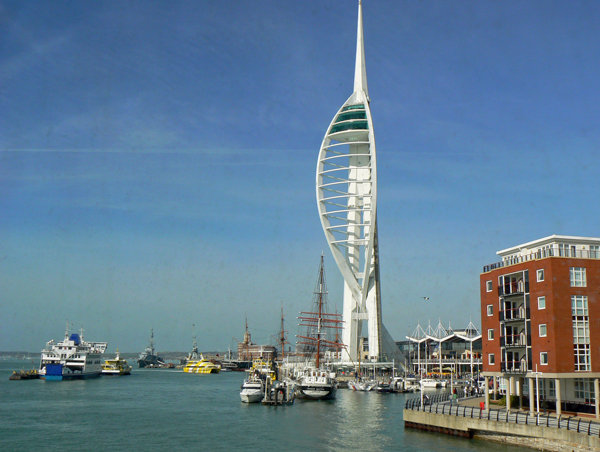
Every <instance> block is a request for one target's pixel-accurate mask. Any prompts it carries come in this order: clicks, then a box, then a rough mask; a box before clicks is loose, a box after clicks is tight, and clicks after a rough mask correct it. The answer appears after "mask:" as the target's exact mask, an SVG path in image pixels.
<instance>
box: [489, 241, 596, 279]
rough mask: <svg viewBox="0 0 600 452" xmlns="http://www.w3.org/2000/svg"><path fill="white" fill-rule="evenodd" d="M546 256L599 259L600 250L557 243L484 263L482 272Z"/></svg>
mask: <svg viewBox="0 0 600 452" xmlns="http://www.w3.org/2000/svg"><path fill="white" fill-rule="evenodd" d="M547 257H571V258H578V259H600V250H577V249H575V250H574V249H569V248H561V247H559V246H558V245H552V247H550V248H545V249H540V250H537V251H533V252H531V253H529V254H523V255H517V256H511V257H508V258H506V259H504V260H503V261H501V262H496V263H494V264H489V265H484V266H483V273H488V272H490V271H492V270H495V269H497V268H502V267H509V266H511V265H516V264H521V263H523V262H528V261H534V260H538V259H545V258H547Z"/></svg>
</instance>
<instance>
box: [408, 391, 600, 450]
mask: <svg viewBox="0 0 600 452" xmlns="http://www.w3.org/2000/svg"><path fill="white" fill-rule="evenodd" d="M483 401H484V398H482V397H470V398H463V399H460V400H459V401H458V403H454V404H453V405H451V404H450V402H449V401H443V402H438V403H435V401H432V402H433V403H432V404H429V405H425V406H420V399H417V398H413V399H408V400H407V402H406V409H405V410H404V423H405V426H406V427H408V428H417V429H421V430H430V431H436V432H442V433H446V434H451V435H459V436H464V437H468V438H473V437H476V438H479V439H486V440H491V441H495V442H501V443H505V444H511V445H518V446H524V447H530V448H533V449H538V450H546V451H556V452H567V451H569V452H571V451H582V452H583V451H600V423H598V422H597V421H596V420H593V419H591V418H588V417H582V416H568V415H564V414H563V415H560V416H556V415H555V414H553V413H543V414H540V415H539V416H538V415H536V414H535V413H530V412H529V411H527V410H509V411H507V410H506V409H505V408H502V407H498V408H490V409H489V410H486V409H484V408H483V405H482V402H483Z"/></svg>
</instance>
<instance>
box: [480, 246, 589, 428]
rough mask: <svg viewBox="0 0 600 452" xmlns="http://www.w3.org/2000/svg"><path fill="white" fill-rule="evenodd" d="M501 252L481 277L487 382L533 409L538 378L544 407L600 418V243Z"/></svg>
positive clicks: (523, 247)
mask: <svg viewBox="0 0 600 452" xmlns="http://www.w3.org/2000/svg"><path fill="white" fill-rule="evenodd" d="M497 254H498V255H499V256H500V257H501V258H502V261H501V262H498V263H496V264H491V265H486V266H485V267H484V269H483V273H482V274H481V275H480V290H481V326H482V352H483V363H482V364H483V375H484V377H486V380H487V379H489V378H490V377H493V378H494V379H495V380H496V381H498V380H500V381H501V382H502V383H503V384H504V387H505V388H506V391H507V393H508V394H510V395H519V396H520V397H521V400H522V397H523V396H524V395H526V396H528V397H529V405H530V409H531V410H532V411H533V410H534V408H535V406H534V402H536V400H537V398H538V393H536V391H535V387H536V386H535V379H536V376H537V377H538V381H539V398H540V400H542V401H543V402H544V406H546V407H548V408H551V409H552V408H554V409H555V410H556V411H557V412H558V413H560V412H561V410H564V409H565V408H567V409H568V410H569V411H573V410H576V411H590V412H594V410H595V412H596V413H597V414H596V417H598V413H599V411H600V410H599V406H598V401H597V400H596V397H595V394H598V393H599V392H600V390H599V389H600V388H599V380H598V379H599V378H600V238H588V237H571V236H560V235H553V236H550V237H546V238H543V239H539V240H535V241H533V242H529V243H525V244H522V245H518V246H515V247H512V248H508V249H506V250H503V251H498V253H497ZM507 399H510V398H509V397H507ZM488 402H489V400H488ZM509 408H510V404H509Z"/></svg>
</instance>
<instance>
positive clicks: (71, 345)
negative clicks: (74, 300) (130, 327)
mask: <svg viewBox="0 0 600 452" xmlns="http://www.w3.org/2000/svg"><path fill="white" fill-rule="evenodd" d="M106 347H107V343H106V342H86V341H84V340H83V329H82V330H81V334H77V333H73V334H71V335H70V336H69V326H68V324H67V329H66V331H65V338H64V339H63V340H62V341H60V342H58V343H55V342H54V339H53V340H51V341H49V342H47V343H46V348H44V349H43V350H42V358H41V361H40V370H39V375H40V378H42V379H45V380H70V379H82V378H91V377H98V376H100V374H101V373H102V362H103V360H102V355H103V354H104V351H105V350H106Z"/></svg>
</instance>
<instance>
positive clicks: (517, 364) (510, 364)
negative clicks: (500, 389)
mask: <svg viewBox="0 0 600 452" xmlns="http://www.w3.org/2000/svg"><path fill="white" fill-rule="evenodd" d="M500 370H501V371H502V372H504V373H506V374H526V373H527V363H526V362H525V361H502V362H501V363H500Z"/></svg>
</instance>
